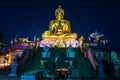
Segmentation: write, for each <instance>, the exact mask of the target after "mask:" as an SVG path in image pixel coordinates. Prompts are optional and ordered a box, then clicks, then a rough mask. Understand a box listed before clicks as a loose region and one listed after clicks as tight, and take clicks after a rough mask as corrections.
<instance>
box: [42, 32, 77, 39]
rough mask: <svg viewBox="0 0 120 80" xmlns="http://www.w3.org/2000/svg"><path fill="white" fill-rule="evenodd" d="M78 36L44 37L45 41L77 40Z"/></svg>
mask: <svg viewBox="0 0 120 80" xmlns="http://www.w3.org/2000/svg"><path fill="white" fill-rule="evenodd" d="M76 38H77V34H76V33H73V34H62V35H60V36H56V35H50V36H44V35H43V36H42V39H43V40H76Z"/></svg>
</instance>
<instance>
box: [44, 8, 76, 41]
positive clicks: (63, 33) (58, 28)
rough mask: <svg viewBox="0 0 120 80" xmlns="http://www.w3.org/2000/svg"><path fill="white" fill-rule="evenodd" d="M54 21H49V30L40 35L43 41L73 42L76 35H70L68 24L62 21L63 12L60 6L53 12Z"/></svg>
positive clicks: (66, 21) (64, 20)
mask: <svg viewBox="0 0 120 80" xmlns="http://www.w3.org/2000/svg"><path fill="white" fill-rule="evenodd" d="M55 17H56V19H55V20H51V21H50V24H49V30H46V31H45V32H44V33H43V34H42V38H43V40H75V39H76V38H77V34H76V33H71V27H70V22H69V21H68V20H66V19H64V10H63V9H62V7H61V6H58V8H57V9H56V10H55Z"/></svg>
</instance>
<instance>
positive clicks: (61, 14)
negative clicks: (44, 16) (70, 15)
mask: <svg viewBox="0 0 120 80" xmlns="http://www.w3.org/2000/svg"><path fill="white" fill-rule="evenodd" d="M55 17H56V19H57V20H61V19H63V18H64V10H63V9H62V8H61V7H59V8H58V9H56V11H55Z"/></svg>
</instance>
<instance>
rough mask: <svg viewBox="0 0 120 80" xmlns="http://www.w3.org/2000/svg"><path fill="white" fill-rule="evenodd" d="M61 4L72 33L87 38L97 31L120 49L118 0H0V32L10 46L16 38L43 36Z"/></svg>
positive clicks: (119, 4)
mask: <svg viewBox="0 0 120 80" xmlns="http://www.w3.org/2000/svg"><path fill="white" fill-rule="evenodd" d="M59 5H61V6H62V8H63V9H64V11H65V19H67V20H69V21H70V23H71V29H72V32H76V33H78V37H80V36H81V35H83V36H84V37H85V38H86V39H87V36H89V35H90V33H93V32H94V31H95V30H97V31H98V32H100V33H103V34H104V35H105V38H106V39H107V40H108V41H109V44H110V46H111V48H113V49H116V50H120V47H119V45H120V42H119V41H120V28H119V27H120V2H119V0H0V31H2V32H3V36H4V39H5V40H6V41H7V43H9V42H10V40H11V39H13V38H15V37H27V36H28V37H29V38H30V39H31V40H32V39H33V37H34V36H38V37H41V34H42V33H43V32H44V31H45V30H47V29H48V27H49V21H50V20H52V19H55V16H54V12H55V9H56V8H57V7H58V6H59Z"/></svg>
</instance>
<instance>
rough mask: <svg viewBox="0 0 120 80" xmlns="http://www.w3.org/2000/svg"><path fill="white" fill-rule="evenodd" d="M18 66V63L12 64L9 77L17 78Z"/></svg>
mask: <svg viewBox="0 0 120 80" xmlns="http://www.w3.org/2000/svg"><path fill="white" fill-rule="evenodd" d="M17 65H18V64H17V63H12V65H11V73H10V74H9V75H8V77H17Z"/></svg>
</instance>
